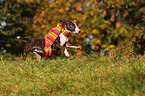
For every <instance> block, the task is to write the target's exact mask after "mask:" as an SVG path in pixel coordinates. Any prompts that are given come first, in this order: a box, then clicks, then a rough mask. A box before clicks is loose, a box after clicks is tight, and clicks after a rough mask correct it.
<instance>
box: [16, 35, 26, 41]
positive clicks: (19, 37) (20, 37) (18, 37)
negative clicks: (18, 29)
mask: <svg viewBox="0 0 145 96" xmlns="http://www.w3.org/2000/svg"><path fill="white" fill-rule="evenodd" d="M17 39H23V40H27V41H28V39H29V38H25V37H22V36H17Z"/></svg>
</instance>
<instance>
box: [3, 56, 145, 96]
mask: <svg viewBox="0 0 145 96" xmlns="http://www.w3.org/2000/svg"><path fill="white" fill-rule="evenodd" d="M0 95H1V96H7V95H9V96H24V95H26V96H31V95H35V96H49V95H50V96H56V95H57V96H68V95H70V96H72V95H73V96H74V95H75V96H76V95H82V96H108V95H111V96H143V95H145V56H142V57H140V58H134V57H127V56H123V57H117V56H116V57H115V56H97V55H95V56H82V57H73V56H72V57H70V58H61V57H57V58H55V59H47V60H42V61H41V62H37V61H36V60H33V59H29V58H27V59H26V60H25V61H24V60H15V59H10V58H9V59H4V58H3V59H1V60H0Z"/></svg>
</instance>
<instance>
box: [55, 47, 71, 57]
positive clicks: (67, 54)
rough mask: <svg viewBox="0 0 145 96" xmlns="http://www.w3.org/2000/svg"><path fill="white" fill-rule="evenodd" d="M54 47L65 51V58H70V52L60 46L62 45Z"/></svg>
mask: <svg viewBox="0 0 145 96" xmlns="http://www.w3.org/2000/svg"><path fill="white" fill-rule="evenodd" d="M53 46H54V47H57V48H59V49H61V50H63V51H64V54H65V56H67V57H69V53H68V51H67V50H66V48H64V47H63V46H60V45H53Z"/></svg>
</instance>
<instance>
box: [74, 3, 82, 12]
mask: <svg viewBox="0 0 145 96" xmlns="http://www.w3.org/2000/svg"><path fill="white" fill-rule="evenodd" d="M72 7H74V8H75V9H76V11H80V9H81V8H82V2H78V3H75V4H73V5H72Z"/></svg>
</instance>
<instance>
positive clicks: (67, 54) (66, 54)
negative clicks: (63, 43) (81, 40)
mask: <svg viewBox="0 0 145 96" xmlns="http://www.w3.org/2000/svg"><path fill="white" fill-rule="evenodd" d="M64 53H65V56H67V57H69V53H68V52H67V50H66V49H65V50H64Z"/></svg>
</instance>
